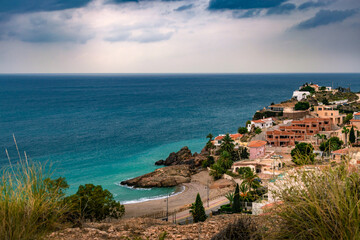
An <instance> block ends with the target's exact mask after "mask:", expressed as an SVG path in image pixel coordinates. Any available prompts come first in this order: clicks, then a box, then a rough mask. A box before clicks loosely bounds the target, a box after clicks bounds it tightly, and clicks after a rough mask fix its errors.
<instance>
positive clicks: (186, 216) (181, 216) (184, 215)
mask: <svg viewBox="0 0 360 240" xmlns="http://www.w3.org/2000/svg"><path fill="white" fill-rule="evenodd" d="M228 203H229V200H227V198H225V197H219V198H217V199H214V200H211V201H210V202H209V207H208V203H207V201H206V202H204V203H203V205H204V207H205V212H206V214H207V215H209V214H210V213H211V212H212V211H216V210H218V209H220V206H221V205H224V204H228ZM173 218H174V217H173ZM173 218H171V217H169V221H174V220H175V219H173ZM191 220H192V216H191V213H190V210H185V211H183V212H179V213H177V214H176V223H180V224H181V223H185V222H186V221H188V222H190V221H191Z"/></svg>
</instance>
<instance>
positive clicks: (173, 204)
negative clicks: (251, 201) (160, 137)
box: [124, 171, 230, 218]
mask: <svg viewBox="0 0 360 240" xmlns="http://www.w3.org/2000/svg"><path fill="white" fill-rule="evenodd" d="M213 183H214V181H213V179H212V177H211V176H209V173H208V172H207V171H202V172H200V173H197V174H195V175H193V176H192V178H191V182H190V183H185V184H183V186H184V187H185V190H184V191H183V192H182V193H180V194H177V195H174V196H170V197H169V212H173V211H174V210H177V209H179V208H182V207H185V206H186V205H189V204H191V203H193V202H195V198H196V195H197V194H198V193H200V196H201V198H202V199H203V201H204V202H206V200H207V197H208V196H207V192H208V190H207V185H209V186H211V185H212V184H213ZM229 190H230V189H229V188H222V189H211V188H210V191H209V198H210V199H211V198H214V197H217V196H222V195H224V194H226V193H227V192H228V191H229ZM166 208H167V201H166V198H165V199H157V200H150V201H146V202H140V203H133V204H125V216H124V217H125V218H131V217H139V216H144V215H147V214H153V213H157V212H161V211H166Z"/></svg>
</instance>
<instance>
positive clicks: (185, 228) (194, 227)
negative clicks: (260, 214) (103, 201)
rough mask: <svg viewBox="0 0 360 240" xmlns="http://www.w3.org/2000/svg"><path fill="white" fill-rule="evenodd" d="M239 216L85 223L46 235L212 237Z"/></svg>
mask: <svg viewBox="0 0 360 240" xmlns="http://www.w3.org/2000/svg"><path fill="white" fill-rule="evenodd" d="M238 217H239V215H237V214H233V215H220V216H214V217H212V218H209V219H208V220H207V221H206V222H204V223H195V224H188V225H176V224H173V223H168V222H164V221H161V220H155V219H150V218H131V219H124V220H120V221H117V222H112V223H87V224H85V225H84V226H83V227H82V228H68V229H65V230H61V231H58V232H54V233H52V234H51V235H49V237H48V239H53V240H85V239H86V240H88V239H94V240H100V239H131V240H133V239H137V240H140V239H159V236H160V235H161V234H163V233H165V232H166V233H167V234H166V238H165V239H176V240H178V239H179V240H180V239H184V240H185V239H188V240H192V239H199V236H200V239H203V240H206V239H211V238H212V237H213V236H214V235H215V234H217V233H218V232H220V231H221V230H222V229H224V228H225V227H226V226H227V225H228V224H229V223H232V222H234V221H235V220H236V219H237V218H238Z"/></svg>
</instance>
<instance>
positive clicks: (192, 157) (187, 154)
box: [155, 146, 208, 168]
mask: <svg viewBox="0 0 360 240" xmlns="http://www.w3.org/2000/svg"><path fill="white" fill-rule="evenodd" d="M207 154H208V153H207V152H206V151H205V149H203V150H202V151H201V153H200V154H198V153H194V154H192V153H191V151H190V149H189V148H188V147H186V146H185V147H183V148H181V149H180V151H178V152H172V153H170V154H169V156H168V157H167V158H166V160H159V161H157V162H155V165H158V166H159V165H165V166H174V165H189V166H191V167H192V168H197V167H200V166H201V164H202V162H203V161H204V160H205V159H206V155H207Z"/></svg>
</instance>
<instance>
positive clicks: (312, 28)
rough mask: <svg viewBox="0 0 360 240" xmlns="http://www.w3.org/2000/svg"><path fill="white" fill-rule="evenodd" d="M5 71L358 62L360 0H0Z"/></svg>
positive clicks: (318, 67)
mask: <svg viewBox="0 0 360 240" xmlns="http://www.w3.org/2000/svg"><path fill="white" fill-rule="evenodd" d="M0 72H1V73H213V72H216V73H258V72H266V73H270V72H360V1H359V0H176V1H174V0H0Z"/></svg>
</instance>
